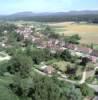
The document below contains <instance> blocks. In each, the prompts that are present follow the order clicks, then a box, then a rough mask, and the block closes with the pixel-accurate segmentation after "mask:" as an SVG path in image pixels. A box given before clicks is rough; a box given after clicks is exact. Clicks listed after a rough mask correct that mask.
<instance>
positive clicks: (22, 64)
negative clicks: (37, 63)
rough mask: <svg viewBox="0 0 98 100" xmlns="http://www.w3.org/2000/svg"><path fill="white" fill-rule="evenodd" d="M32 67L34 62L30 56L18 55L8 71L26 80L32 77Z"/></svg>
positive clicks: (10, 62)
mask: <svg viewBox="0 0 98 100" xmlns="http://www.w3.org/2000/svg"><path fill="white" fill-rule="evenodd" d="M32 65H33V64H32V60H31V58H30V57H29V56H26V55H23V54H16V55H15V56H14V57H13V58H12V59H11V60H10V61H9V63H8V68H7V69H8V71H9V72H10V73H12V74H15V73H19V74H20V76H21V77H23V78H25V77H28V76H29V75H30V71H31V68H32Z"/></svg>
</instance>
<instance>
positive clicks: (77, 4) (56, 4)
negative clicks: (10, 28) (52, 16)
mask: <svg viewBox="0 0 98 100" xmlns="http://www.w3.org/2000/svg"><path fill="white" fill-rule="evenodd" d="M97 9H98V0H0V14H11V13H15V12H21V11H32V12H64V11H70V10H97Z"/></svg>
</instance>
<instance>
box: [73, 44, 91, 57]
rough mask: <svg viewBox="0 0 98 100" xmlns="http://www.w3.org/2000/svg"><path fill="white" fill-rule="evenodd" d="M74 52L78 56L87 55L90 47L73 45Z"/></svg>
mask: <svg viewBox="0 0 98 100" xmlns="http://www.w3.org/2000/svg"><path fill="white" fill-rule="evenodd" d="M75 52H76V55H78V56H81V57H89V55H90V53H91V52H92V49H91V48H88V47H85V46H81V45H77V46H76V47H75Z"/></svg>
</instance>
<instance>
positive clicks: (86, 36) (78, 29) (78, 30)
mask: <svg viewBox="0 0 98 100" xmlns="http://www.w3.org/2000/svg"><path fill="white" fill-rule="evenodd" d="M48 25H49V26H51V27H52V28H53V29H54V30H55V31H56V32H57V33H59V34H64V35H65V36H70V35H74V34H79V36H80V37H81V43H84V44H91V43H94V44H98V24H92V23H86V22H81V23H76V22H62V23H48Z"/></svg>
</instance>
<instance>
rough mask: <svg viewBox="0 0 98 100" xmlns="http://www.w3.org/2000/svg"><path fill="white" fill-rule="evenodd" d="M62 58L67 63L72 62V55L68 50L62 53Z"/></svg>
mask: <svg viewBox="0 0 98 100" xmlns="http://www.w3.org/2000/svg"><path fill="white" fill-rule="evenodd" d="M61 58H62V59H63V60H65V61H69V60H71V54H70V52H69V51H68V50H64V51H63V52H62V53H61Z"/></svg>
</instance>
